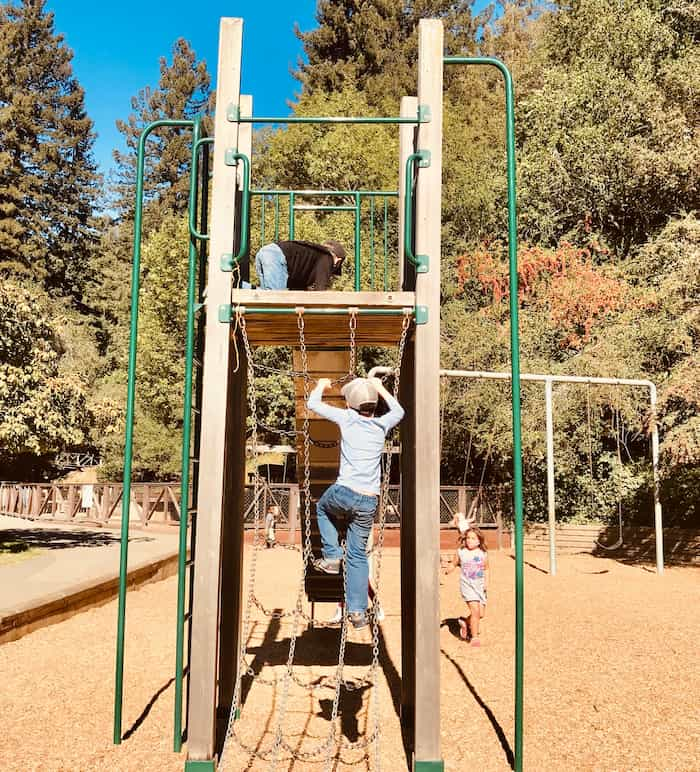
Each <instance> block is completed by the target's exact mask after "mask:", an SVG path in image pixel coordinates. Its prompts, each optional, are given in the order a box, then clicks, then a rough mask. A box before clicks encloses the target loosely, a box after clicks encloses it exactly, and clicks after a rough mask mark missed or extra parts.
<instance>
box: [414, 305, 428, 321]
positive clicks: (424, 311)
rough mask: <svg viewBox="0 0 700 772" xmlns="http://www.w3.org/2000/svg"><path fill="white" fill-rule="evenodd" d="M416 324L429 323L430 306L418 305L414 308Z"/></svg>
mask: <svg viewBox="0 0 700 772" xmlns="http://www.w3.org/2000/svg"><path fill="white" fill-rule="evenodd" d="M414 314H415V317H416V324H427V323H428V306H416V307H415V310H414Z"/></svg>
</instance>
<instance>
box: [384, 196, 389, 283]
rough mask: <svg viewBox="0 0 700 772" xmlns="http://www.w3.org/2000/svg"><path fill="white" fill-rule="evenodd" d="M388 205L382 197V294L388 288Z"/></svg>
mask: <svg viewBox="0 0 700 772" xmlns="http://www.w3.org/2000/svg"><path fill="white" fill-rule="evenodd" d="M388 203H389V199H388V198H387V197H386V196H384V292H386V291H387V289H388V287H389V275H388V271H389V265H388V261H389V242H388V238H389V213H388V208H387V206H388Z"/></svg>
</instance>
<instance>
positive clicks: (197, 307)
mask: <svg viewBox="0 0 700 772" xmlns="http://www.w3.org/2000/svg"><path fill="white" fill-rule="evenodd" d="M203 308H204V303H195V304H194V312H195V314H198V313H199V312H200V311H201V310H202V309H203Z"/></svg>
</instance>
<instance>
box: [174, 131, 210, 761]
mask: <svg viewBox="0 0 700 772" xmlns="http://www.w3.org/2000/svg"><path fill="white" fill-rule="evenodd" d="M201 130H202V126H201V118H199V117H197V118H195V120H194V127H193V130H192V167H191V169H192V170H191V174H190V199H189V211H190V222H193V221H194V222H195V223H196V215H197V183H198V177H197V173H198V164H197V153H198V152H199V147H198V142H199V137H200V134H201ZM205 184H206V182H205ZM190 230H191V229H190ZM197 257H198V252H197V243H196V241H195V237H194V236H193V235H192V234H190V247H189V254H188V264H187V324H186V331H185V389H184V396H183V409H182V467H181V470H182V471H181V475H180V529H179V537H180V539H179V546H178V561H177V622H176V633H175V717H174V729H173V750H174V751H175V753H179V752H180V749H181V748H182V681H183V659H184V637H185V566H186V562H187V525H188V515H189V489H190V453H191V444H192V443H191V427H192V359H193V356H194V303H195V290H196V286H197Z"/></svg>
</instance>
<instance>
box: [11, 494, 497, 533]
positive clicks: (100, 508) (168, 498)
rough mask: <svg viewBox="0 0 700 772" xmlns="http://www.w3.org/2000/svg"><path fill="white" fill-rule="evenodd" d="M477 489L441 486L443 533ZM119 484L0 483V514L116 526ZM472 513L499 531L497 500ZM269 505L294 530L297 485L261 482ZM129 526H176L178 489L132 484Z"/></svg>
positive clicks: (251, 508) (390, 511) (392, 518)
mask: <svg viewBox="0 0 700 772" xmlns="http://www.w3.org/2000/svg"><path fill="white" fill-rule="evenodd" d="M476 492H477V488H475V487H470V486H459V485H445V486H442V487H441V489H440V513H439V519H440V527H441V528H448V527H449V526H450V523H451V521H452V517H453V515H454V513H455V512H467V511H468V510H469V508H470V507H471V505H472V503H473V501H474V497H475V495H476ZM122 493H123V486H122V484H121V483H9V482H1V483H0V514H2V515H10V516H13V517H23V518H27V519H30V520H41V521H45V522H54V523H75V524H83V525H99V526H104V527H108V526H111V527H116V526H118V525H119V524H120V523H121V516H122ZM482 493H483V495H482V496H481V497H480V499H479V502H478V507H476V508H475V509H476V514H477V519H478V522H479V524H480V525H481V526H482V527H484V528H497V529H498V530H499V533H500V531H501V517H500V510H499V508H498V504H497V497H496V496H495V495H492V494H490V493H489V492H488V491H486V490H484V491H482ZM255 503H256V502H255V495H254V487H253V486H252V485H247V486H246V490H245V504H244V522H245V523H246V527H252V525H253V521H254V516H255ZM270 504H276V505H277V506H279V507H280V513H281V516H280V522H279V523H278V526H279V527H280V528H282V529H285V528H288V529H290V530H292V531H295V530H296V529H297V528H298V526H299V523H298V519H299V511H298V510H299V486H298V485H296V484H289V483H267V482H264V483H263V484H262V485H261V486H259V489H258V501H257V506H258V511H259V512H262V513H263V515H264V513H265V511H266V510H267V507H268V506H269V505H270ZM129 520H130V525H131V526H134V527H145V526H149V525H154V524H161V525H177V524H178V523H179V522H180V486H179V484H177V483H133V484H132V486H131V504H130V507H129ZM386 523H387V526H388V527H389V528H398V527H400V524H401V496H400V489H399V487H398V486H395V485H392V486H389V502H388V505H387V513H386Z"/></svg>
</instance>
